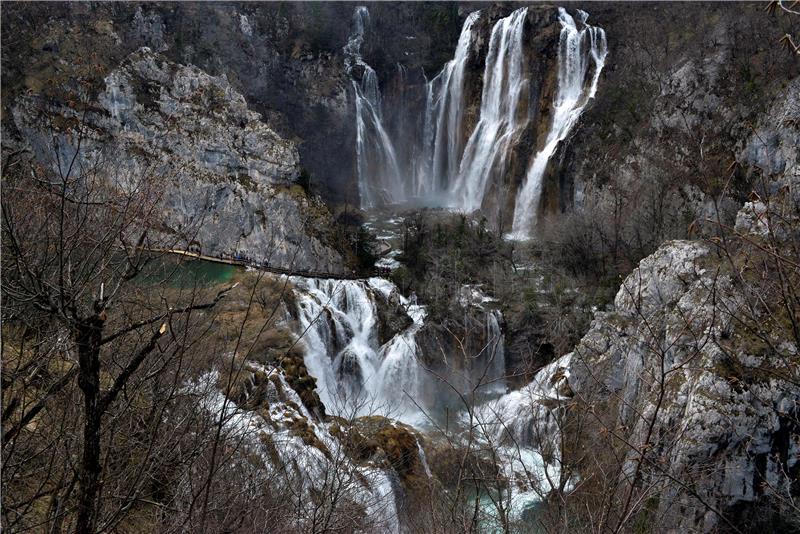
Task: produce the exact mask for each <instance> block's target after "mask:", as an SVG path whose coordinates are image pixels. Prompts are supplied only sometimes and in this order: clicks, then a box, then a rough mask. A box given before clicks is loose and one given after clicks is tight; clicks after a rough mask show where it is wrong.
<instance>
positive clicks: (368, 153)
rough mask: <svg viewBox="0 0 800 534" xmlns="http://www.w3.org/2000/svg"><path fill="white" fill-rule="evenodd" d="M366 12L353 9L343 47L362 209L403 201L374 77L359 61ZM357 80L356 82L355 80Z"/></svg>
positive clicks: (366, 18)
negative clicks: (349, 80) (353, 109)
mask: <svg viewBox="0 0 800 534" xmlns="http://www.w3.org/2000/svg"><path fill="white" fill-rule="evenodd" d="M368 25H369V11H368V10H367V8H366V7H364V6H359V7H357V8H356V11H355V14H354V15H353V33H352V34H351V35H350V38H349V39H348V41H347V44H346V45H345V47H344V53H345V56H346V58H345V61H346V66H347V71H348V72H349V73H350V74H351V76H353V77H354V78H353V92H354V93H355V101H356V160H357V168H358V192H359V195H360V197H361V205H362V207H365V208H368V207H372V206H375V205H378V204H384V203H393V202H397V201H399V200H402V199H403V198H404V197H405V190H404V186H403V173H402V172H401V171H400V165H399V164H398V161H397V153H396V151H395V148H394V144H393V143H392V140H391V138H390V137H389V134H388V133H387V131H386V128H385V127H384V124H383V117H382V109H381V90H380V87H379V85H378V76H377V74H375V71H374V70H373V68H372V67H370V66H369V65H367V64H366V63H365V62H364V60H363V58H362V57H361V47H362V45H363V44H364V33H365V31H366V28H367V26H368ZM357 76H360V77H361V79H360V81H357V80H356V77H357Z"/></svg>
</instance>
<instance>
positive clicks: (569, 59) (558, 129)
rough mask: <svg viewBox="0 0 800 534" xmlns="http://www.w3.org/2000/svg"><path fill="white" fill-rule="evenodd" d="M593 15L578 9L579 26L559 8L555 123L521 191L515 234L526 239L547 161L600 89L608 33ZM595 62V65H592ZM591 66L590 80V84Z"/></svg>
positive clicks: (514, 225) (554, 106)
mask: <svg viewBox="0 0 800 534" xmlns="http://www.w3.org/2000/svg"><path fill="white" fill-rule="evenodd" d="M588 17H589V15H588V14H587V13H586V12H584V11H580V10H578V22H579V23H580V26H581V28H580V29H578V25H577V24H576V22H575V19H573V18H572V17H571V16H570V15H569V13H567V12H566V11H565V10H564V9H563V8H559V10H558V20H559V22H561V36H560V41H559V46H558V90H557V92H556V96H555V102H554V103H553V110H554V111H553V123H552V124H551V125H550V129H549V131H548V134H547V140H546V141H545V144H544V148H542V150H540V151H539V153H537V154H536V157H535V158H534V159H533V164H531V166H530V168H529V170H528V173H527V176H526V177H525V182H524V183H523V185H522V189H520V191H519V193H518V194H517V201H516V206H515V208H514V224H513V227H512V236H513V237H515V238H518V239H524V238H525V237H528V236H529V235H530V232H531V229H532V227H533V225H534V223H535V221H536V209H537V207H538V205H539V197H540V196H541V193H542V178H543V177H544V172H545V169H546V168H547V162H548V161H549V160H550V157H551V156H552V155H553V153H554V152H555V150H556V148H557V147H558V143H560V142H561V141H562V140H563V139H564V138H566V137H567V135H568V134H569V132H570V131H571V130H572V128H573V126H575V123H576V122H577V121H578V118H579V117H580V115H581V113H582V112H583V109H584V107H586V103H587V102H588V101H589V100H590V99H592V98H594V95H595V93H596V92H597V81H598V80H599V79H600V71H601V70H602V69H603V65H604V63H605V59H606V53H607V52H608V49H607V47H606V34H605V32H604V31H603V30H602V29H601V28H596V27H594V26H589V25H588V24H586V19H587V18H588ZM590 63H591V65H590ZM590 67H591V68H592V74H591V76H590V80H591V81H590V83H589V84H588V86H587V84H586V79H587V74H589V70H590Z"/></svg>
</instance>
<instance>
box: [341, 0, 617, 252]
mask: <svg viewBox="0 0 800 534" xmlns="http://www.w3.org/2000/svg"><path fill="white" fill-rule="evenodd" d="M527 15H528V9H527V8H521V9H518V10H516V11H514V12H513V13H511V14H510V15H509V16H507V17H505V18H502V19H500V20H498V21H497V22H496V23H495V24H494V26H493V27H492V32H491V36H490V39H489V47H488V52H487V56H486V62H485V64H484V69H483V87H482V91H481V104H480V115H479V118H478V123H477V124H476V126H475V128H474V129H473V130H472V131H471V132H470V134H469V135H468V136H467V135H466V134H467V132H466V131H465V128H464V113H465V110H466V108H467V102H466V98H465V92H466V85H467V83H466V82H467V78H468V76H467V72H468V71H467V67H468V65H469V62H470V60H471V59H473V56H474V54H473V47H474V46H475V44H476V39H477V34H478V32H477V31H476V22H478V21H479V20H480V17H481V12H479V11H476V12H474V13H472V14H470V15H469V16H468V17H467V18H466V20H465V21H464V24H463V26H462V29H461V34H460V36H459V39H458V44H457V46H456V50H455V53H454V56H453V59H452V60H451V61H449V62H448V63H447V64H446V65H445V66H444V67H443V68H442V70H441V72H439V74H437V75H436V76H435V77H434V78H433V79H431V80H430V81H428V82H427V83H426V84H425V86H424V91H425V93H424V95H420V97H424V102H425V104H424V109H423V110H422V111H421V112H422V115H421V116H420V115H419V114H418V115H417V116H416V118H413V117H412V118H410V119H409V117H406V116H405V115H404V114H409V113H414V110H402V109H401V110H399V111H398V112H397V113H394V115H395V116H399V117H401V119H400V122H401V123H402V127H401V128H396V129H394V130H391V131H392V132H394V135H402V136H403V141H404V143H408V142H412V143H414V146H412V147H410V148H409V147H408V146H407V145H406V144H401V143H400V142H399V140H398V139H394V140H393V139H392V133H389V132H390V130H389V129H388V128H387V127H386V125H385V122H384V118H383V115H382V109H381V106H382V103H381V92H380V89H379V87H378V79H377V76H376V73H375V71H374V70H373V69H372V68H371V67H370V66H369V65H367V64H366V63H365V62H364V61H363V59H362V57H361V47H362V44H363V41H364V32H365V28H366V25H367V24H368V22H369V13H368V11H367V9H366V8H365V7H363V6H362V7H358V8H356V12H355V15H354V22H353V33H352V35H351V36H350V39H349V41H348V43H347V45H346V46H345V54H346V56H347V68H348V71H349V72H350V73H351V75H352V76H353V87H354V92H355V95H356V130H357V140H356V152H357V161H358V166H357V167H358V184H359V192H360V195H361V205H362V207H364V208H369V207H373V206H377V205H381V204H392V203H401V202H406V201H414V202H421V203H423V204H426V205H435V206H447V207H451V208H455V209H458V210H462V211H466V212H471V211H475V210H477V209H479V208H480V207H481V205H482V204H483V202H484V198H485V196H486V195H487V194H489V193H490V191H495V192H496V193H497V194H499V195H502V194H503V189H504V188H505V187H506V186H507V184H503V183H502V178H503V177H504V175H505V173H506V171H507V170H508V169H507V166H506V161H507V160H508V159H509V157H510V156H512V154H513V151H514V150H515V149H516V145H517V141H518V140H519V139H520V137H521V136H522V134H523V133H524V132H525V130H526V129H528V128H535V127H537V125H535V124H534V125H532V124H531V121H530V114H529V112H528V106H529V105H530V72H529V68H528V57H529V52H527V51H526V50H525V49H524V32H525V21H526V19H527ZM587 18H588V15H587V14H586V13H585V12H583V11H580V10H578V11H577V14H576V16H575V17H574V18H573V16H571V15H570V14H569V13H567V11H566V10H564V9H563V8H559V10H558V20H559V23H560V25H561V32H560V36H559V48H558V78H557V88H556V91H555V96H554V98H553V108H552V113H551V114H550V117H552V118H551V119H549V120H550V121H551V123H550V124H549V125H548V126H549V128H548V129H547V130H546V131H547V135H546V137H545V139H544V141H543V143H542V144H541V145H540V146H541V149H540V150H539V151H538V152H537V153H536V155H535V156H533V157H532V158H531V163H530V165H529V167H528V170H527V172H526V174H525V177H524V179H523V183H522V184H521V185H520V187H519V189H518V190H517V194H516V199H515V209H514V217H513V224H512V231H511V233H510V234H509V235H510V237H513V238H518V239H524V238H527V237H529V236H530V234H531V231H532V230H533V227H534V225H535V221H536V215H537V211H538V205H539V201H540V197H541V193H542V180H543V177H544V173H545V171H546V168H547V164H548V161H549V160H550V158H551V157H552V155H553V154H554V153H555V151H556V149H557V148H558V144H559V143H560V142H561V141H562V140H563V139H565V138H566V137H567V136H568V135H569V133H570V132H571V131H572V129H573V128H574V126H575V124H576V123H577V121H578V118H579V117H580V115H581V113H582V111H583V110H584V108H585V106H586V104H587V102H588V101H589V100H590V99H592V98H593V97H594V95H595V93H596V91H597V84H598V80H599V77H600V73H601V71H602V68H603V65H604V63H605V58H606V54H607V46H606V38H605V32H604V31H603V30H602V29H601V28H597V27H594V26H590V25H588V24H586V20H587ZM576 19H577V20H576ZM400 68H401V72H403V73H405V72H406V71H405V69H404V68H403V67H402V66H400ZM417 111H419V110H417ZM397 146H404V147H406V150H404V151H403V154H402V156H403V157H402V159H403V161H400V158H398V151H397V150H396V147H397ZM406 160H408V161H406ZM490 184H494V185H495V186H496V187H497V190H494V189H490ZM498 204H499V205H503V204H504V201H503V199H502V198H501V199H499V202H498Z"/></svg>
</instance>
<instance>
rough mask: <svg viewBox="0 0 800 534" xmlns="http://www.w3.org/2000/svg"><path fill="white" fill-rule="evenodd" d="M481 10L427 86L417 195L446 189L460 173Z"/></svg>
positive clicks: (473, 15) (469, 20)
mask: <svg viewBox="0 0 800 534" xmlns="http://www.w3.org/2000/svg"><path fill="white" fill-rule="evenodd" d="M479 15H480V11H475V12H474V13H470V15H469V16H468V17H467V18H466V20H465V21H464V25H463V26H462V28H461V35H459V37H458V44H457V45H456V51H455V55H454V56H453V59H451V60H450V61H448V62H447V64H445V66H444V68H443V69H442V70H441V72H440V73H439V74H438V75H437V76H436V77H434V78H433V79H432V80H430V81H429V82H428V83H427V84H426V86H425V97H426V98H425V126H424V135H423V145H422V146H423V149H425V150H426V152H424V156H423V159H422V164H423V169H424V170H423V171H422V172H421V173H420V177H421V178H422V180H419V181H418V183H417V184H416V187H415V189H414V193H415V194H416V195H417V196H421V195H423V194H427V193H438V194H441V193H442V192H444V191H446V190H447V189H448V187H450V184H451V183H452V181H453V180H454V179H455V177H456V174H457V173H458V169H459V163H460V161H461V155H462V152H463V149H464V146H463V135H462V121H463V118H464V108H465V107H466V104H465V102H464V71H465V68H466V64H467V61H468V59H469V52H470V46H471V44H472V39H473V32H472V27H473V26H474V24H475V21H477V20H478V17H479Z"/></svg>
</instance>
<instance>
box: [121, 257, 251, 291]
mask: <svg viewBox="0 0 800 534" xmlns="http://www.w3.org/2000/svg"><path fill="white" fill-rule="evenodd" d="M241 270H243V267H240V266H237V265H229V264H227V263H217V262H214V261H206V260H197V259H189V258H185V257H180V256H176V255H164V256H159V257H157V258H153V259H152V260H151V261H150V262H149V263H148V264H147V265H146V266H145V268H144V269H143V270H142V272H141V273H140V274H139V275H138V276H137V277H136V281H137V283H139V284H141V285H145V286H147V285H157V284H161V283H164V282H166V283H167V284H168V285H169V286H171V287H180V288H187V287H210V286H215V285H218V284H224V283H226V282H229V281H230V280H231V278H233V276H234V275H235V274H236V273H237V272H238V271H241Z"/></svg>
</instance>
